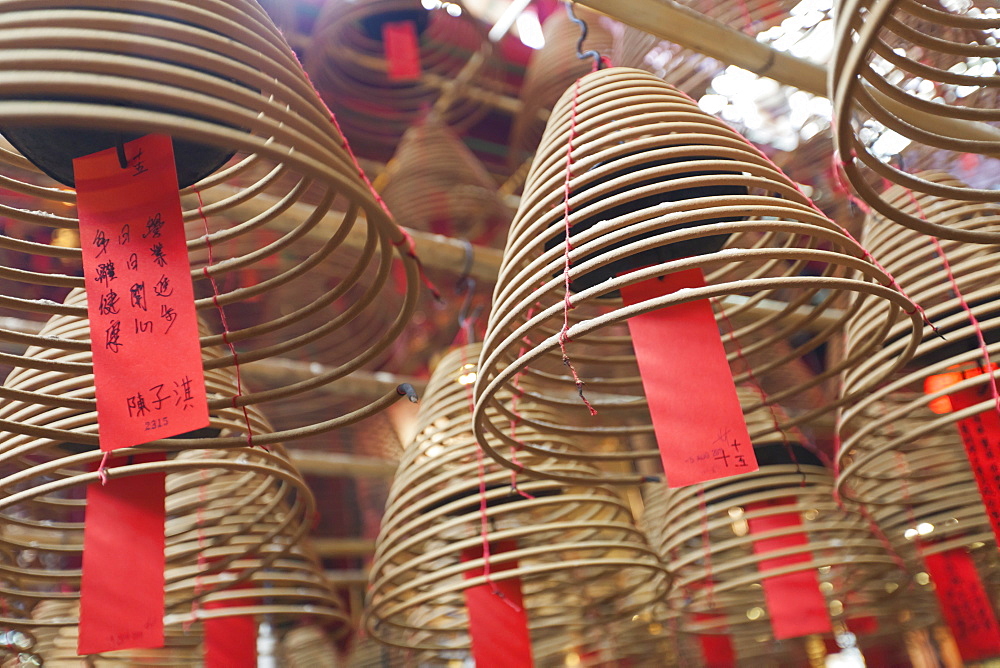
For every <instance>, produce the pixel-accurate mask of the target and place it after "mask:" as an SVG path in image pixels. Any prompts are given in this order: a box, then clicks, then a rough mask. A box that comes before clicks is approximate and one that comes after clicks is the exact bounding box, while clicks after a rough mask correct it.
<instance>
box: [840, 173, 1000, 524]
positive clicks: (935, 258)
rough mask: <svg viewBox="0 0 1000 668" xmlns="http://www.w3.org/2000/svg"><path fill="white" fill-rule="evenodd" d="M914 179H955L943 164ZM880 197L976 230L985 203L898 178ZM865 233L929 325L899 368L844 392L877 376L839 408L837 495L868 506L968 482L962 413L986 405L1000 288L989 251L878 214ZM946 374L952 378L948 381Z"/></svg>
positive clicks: (859, 331)
mask: <svg viewBox="0 0 1000 668" xmlns="http://www.w3.org/2000/svg"><path fill="white" fill-rule="evenodd" d="M920 177H921V178H922V179H924V180H926V181H928V182H934V183H942V182H943V183H947V182H952V181H953V179H952V178H951V177H949V176H948V175H946V174H943V173H941V172H922V173H921V174H920ZM886 196H887V198H888V200H889V201H890V202H892V203H893V205H894V207H895V208H898V209H899V210H900V211H903V212H904V213H907V215H909V214H916V213H918V212H922V213H921V215H925V216H926V217H927V219H928V221H929V222H930V223H931V224H934V225H947V226H948V227H950V228H952V229H966V230H975V229H979V228H980V225H981V223H982V221H983V219H984V218H986V217H989V215H990V212H991V210H992V208H993V206H992V205H989V204H979V205H968V204H961V203H958V202H956V201H955V200H951V199H943V198H939V197H936V196H933V195H926V194H919V195H917V194H914V193H912V192H910V191H908V190H907V189H906V188H904V187H902V186H894V187H893V188H890V189H889V190H888V191H886ZM864 239H865V240H866V244H867V246H868V248H869V249H870V250H871V252H872V253H873V254H874V255H875V256H876V257H878V258H880V259H881V261H882V263H883V265H884V266H885V268H886V270H887V271H889V272H891V273H892V274H893V275H894V276H895V277H896V280H897V281H898V282H899V285H900V286H901V287H902V289H904V290H905V291H906V292H907V293H908V294H909V296H910V297H911V298H912V299H913V300H914V301H915V302H916V303H918V304H921V306H922V307H923V309H924V311H925V313H926V317H927V319H928V320H929V321H930V322H931V323H933V324H934V327H935V328H936V330H937V333H935V332H934V331H932V330H931V328H930V327H929V326H925V328H924V329H925V332H924V339H923V341H922V342H921V344H920V346H919V347H918V348H917V350H916V353H915V354H914V356H913V358H912V360H911V361H910V363H909V364H908V365H907V366H906V367H904V368H903V369H901V370H898V371H896V372H892V371H891V370H890V369H888V368H887V367H885V366H884V365H883V366H876V367H873V368H872V369H870V370H869V371H868V374H867V377H865V376H856V377H853V378H852V379H851V380H849V381H848V382H846V383H845V386H844V391H845V392H847V393H850V392H851V391H852V390H853V389H854V387H856V386H860V385H870V382H869V381H870V380H875V379H877V380H878V382H879V383H880V386H879V387H878V388H877V389H875V390H874V391H872V392H870V393H868V394H867V395H864V396H861V397H860V398H859V400H858V401H857V402H855V403H854V404H853V405H851V406H850V407H848V408H847V409H846V410H845V412H844V415H843V418H842V420H841V432H842V434H843V438H844V441H843V446H842V448H841V451H840V476H839V478H838V486H839V489H840V492H841V493H842V494H844V495H845V496H847V497H849V498H855V499H858V500H859V501H862V502H864V503H866V504H879V505H880V504H904V505H907V506H911V505H913V504H921V503H924V502H934V501H936V500H941V499H943V498H944V497H946V496H948V495H950V494H951V492H949V491H947V490H948V485H949V484H951V483H953V482H957V481H958V480H962V479H965V480H967V481H970V482H971V479H970V478H969V477H968V476H969V475H971V474H970V473H969V469H968V462H967V461H966V458H965V457H964V456H959V453H960V450H961V448H962V442H961V438H960V435H959V428H958V426H959V423H960V421H961V420H963V419H965V418H968V417H970V416H973V415H976V414H978V413H982V412H983V411H989V410H992V409H993V397H992V394H991V392H990V390H989V384H990V379H991V374H989V373H987V372H986V368H987V367H986V365H985V363H984V360H983V350H982V347H981V343H980V340H979V337H980V334H981V336H982V339H983V343H985V344H986V348H987V351H988V352H989V355H990V357H991V359H992V358H993V357H995V356H997V355H998V352H1000V290H998V289H997V287H996V285H997V275H998V270H997V268H996V258H995V251H994V248H993V247H992V246H976V245H972V244H966V243H961V242H959V241H954V240H948V239H941V240H939V241H938V242H937V243H935V240H934V239H933V238H931V237H928V236H926V235H924V234H922V233H920V232H917V231H915V230H900V229H899V228H897V227H893V226H891V225H887V224H886V220H885V219H884V218H882V217H880V216H878V215H877V214H876V215H873V216H872V217H871V218H870V219H869V220H867V221H866V223H865V228H864ZM952 279H954V282H953V281H952ZM956 288H957V289H956ZM956 293H960V294H961V296H959V294H956ZM872 306H874V308H869V307H866V308H864V309H861V310H859V311H858V313H857V314H856V316H855V320H854V321H853V322H852V323H851V324H850V325H849V326H848V328H847V330H846V331H847V340H848V341H849V342H850V341H851V340H855V339H857V338H859V337H863V336H866V333H865V331H864V330H865V328H866V327H867V325H866V323H870V322H874V321H876V320H877V319H878V318H881V317H883V316H884V310H883V309H880V308H878V307H877V306H875V305H872ZM970 313H971V314H972V315H971V316H970ZM972 316H974V318H975V320H974V321H973V317H972ZM938 334H940V335H938ZM903 336H905V335H904V334H902V332H901V330H899V329H894V330H893V332H892V333H891V334H890V343H889V344H888V345H887V346H886V350H887V351H890V352H892V351H898V350H900V349H901V348H902V346H903V343H902V341H901V340H900V339H901V338H902V337H903ZM949 374H950V375H949ZM994 375H995V372H994ZM948 378H951V379H952V380H953V381H955V382H952V383H951V384H949V382H950V381H948V380H947V379H948ZM941 379H944V380H945V382H944V383H943V384H942V383H940V382H939V381H940V380H941ZM935 383H936V384H935ZM951 397H954V398H955V399H956V400H959V399H961V401H962V402H963V403H962V405H961V407H960V408H953V407H952V399H951ZM925 493H926V496H925ZM975 498H978V495H975Z"/></svg>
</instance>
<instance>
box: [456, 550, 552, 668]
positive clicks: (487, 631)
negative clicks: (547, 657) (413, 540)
mask: <svg viewBox="0 0 1000 668" xmlns="http://www.w3.org/2000/svg"><path fill="white" fill-rule="evenodd" d="M516 547H517V543H515V542H514V541H512V540H508V541H499V542H497V543H490V554H491V555H492V556H495V555H497V554H501V553H503V552H510V551H511V550H514V549H516ZM482 556H483V548H482V547H481V546H477V547H471V548H468V549H466V550H465V551H464V552H462V561H471V560H473V559H481V558H482ZM512 568H517V562H516V561H506V562H503V563H495V564H494V563H493V562H492V561H490V573H494V574H496V573H502V572H503V571H507V570H510V569H512ZM482 574H483V569H482V568H474V569H472V570H469V571H466V572H465V579H466V580H468V579H469V578H474V577H479V576H481V575H482ZM494 585H495V588H494V587H493V586H490V584H489V583H487V584H482V585H479V586H477V587H470V588H468V589H466V590H465V605H466V607H467V608H468V610H469V635H470V636H471V637H472V656H473V658H474V659H475V661H476V665H477V666H506V667H507V668H531V667H532V666H533V665H534V659H533V658H532V655H531V635H530V633H529V632H528V615H527V613H526V612H525V610H524V600H523V598H522V595H521V581H520V580H519V579H517V578H510V579H506V580H497V581H496V582H494ZM496 592H499V593H500V595H497V593H496Z"/></svg>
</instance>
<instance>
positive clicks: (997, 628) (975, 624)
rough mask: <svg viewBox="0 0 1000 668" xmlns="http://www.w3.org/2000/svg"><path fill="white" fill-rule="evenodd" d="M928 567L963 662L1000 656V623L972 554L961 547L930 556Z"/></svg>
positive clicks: (925, 559) (928, 557) (935, 591)
mask: <svg viewBox="0 0 1000 668" xmlns="http://www.w3.org/2000/svg"><path fill="white" fill-rule="evenodd" d="M924 564H925V565H926V566H927V573H928V574H929V575H930V576H931V580H932V581H933V582H934V593H935V594H936V595H937V598H938V602H939V603H940V604H941V612H942V614H943V615H944V618H945V621H946V622H948V628H950V629H951V634H952V635H953V636H954V637H955V644H957V645H958V649H959V651H960V652H961V653H962V660H963V661H969V662H971V661H983V660H984V659H990V658H993V657H996V656H1000V624H997V618H996V615H995V614H994V612H993V605H992V604H991V603H990V597H989V595H988V594H987V593H986V589H985V587H983V581H982V580H981V579H980V577H979V573H978V572H977V571H976V565H975V564H974V563H973V561H972V557H971V556H970V555H969V553H968V552H966V551H965V550H964V549H963V548H957V549H954V550H946V551H944V552H938V553H937V554H928V555H926V556H925V557H924Z"/></svg>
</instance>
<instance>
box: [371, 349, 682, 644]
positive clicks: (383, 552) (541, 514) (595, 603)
mask: <svg viewBox="0 0 1000 668" xmlns="http://www.w3.org/2000/svg"><path fill="white" fill-rule="evenodd" d="M477 348H478V346H466V347H464V348H460V349H457V350H454V351H452V352H451V353H449V354H448V355H447V356H446V357H445V358H444V359H442V361H441V362H440V363H439V365H438V367H437V369H436V370H435V372H434V375H433V376H432V378H431V381H430V385H429V386H428V389H427V393H426V395H425V398H424V401H423V403H422V404H421V412H420V417H419V419H418V435H417V436H416V437H415V438H414V440H413V442H412V443H411V444H410V446H409V447H407V449H406V450H405V451H404V456H403V460H402V462H401V463H400V467H399V472H398V474H397V476H396V479H395V481H394V483H393V486H392V489H391V491H390V496H389V501H388V503H387V506H386V514H385V519H384V521H383V524H382V530H381V533H380V535H379V538H378V541H377V546H376V554H375V560H374V562H373V565H372V570H371V576H370V577H371V583H372V584H371V589H370V592H369V596H368V602H367V605H366V612H365V628H366V629H367V631H368V633H370V634H371V635H372V636H373V637H375V638H376V639H378V640H380V641H381V642H384V643H387V644H391V645H395V646H399V647H407V648H411V649H420V650H444V649H468V647H469V627H468V620H467V612H466V608H465V605H464V604H463V592H464V591H465V590H466V589H468V588H470V587H476V586H479V585H482V584H484V583H485V582H486V580H485V579H484V576H482V575H476V573H477V572H478V570H477V569H482V568H483V561H484V560H483V558H482V554H481V553H479V555H478V556H472V557H471V558H467V559H463V553H469V552H475V551H476V550H477V549H482V547H483V542H484V538H483V535H482V532H483V530H484V529H483V522H484V517H483V515H484V514H485V522H486V525H487V527H488V529H487V532H488V533H487V536H488V538H487V540H488V541H489V543H490V544H491V545H493V546H494V548H493V550H492V552H493V553H492V554H491V555H490V557H489V563H490V567H491V569H492V571H491V572H492V575H491V576H490V577H491V579H492V580H493V581H494V582H502V581H506V580H509V579H511V578H517V579H519V581H520V586H521V592H522V595H523V600H524V610H525V612H526V615H527V623H528V627H529V629H530V631H531V633H532V638H537V635H536V634H539V633H544V632H545V631H544V630H545V629H551V628H552V627H561V626H567V625H569V627H572V626H573V624H579V620H580V611H581V610H584V611H585V614H584V615H583V616H582V618H584V619H587V620H588V621H590V622H594V621H596V620H598V619H600V620H604V622H610V621H612V620H614V619H616V618H617V619H622V618H624V617H626V616H627V617H631V616H632V615H634V614H637V613H638V612H641V611H642V610H643V609H644V608H645V607H646V606H648V605H649V604H650V603H651V602H652V600H654V599H656V598H658V597H660V596H662V594H663V590H664V587H665V584H666V582H665V578H664V573H663V572H662V571H661V570H660V569H659V567H658V565H657V563H656V560H655V555H654V554H653V553H652V551H651V550H650V549H649V547H648V546H647V545H646V542H645V539H644V538H643V537H642V535H641V534H640V533H639V531H638V530H637V529H636V528H635V526H634V524H633V522H632V518H631V512H630V511H629V509H628V507H627V506H625V505H624V503H623V501H622V500H621V499H620V498H619V497H618V496H617V495H616V494H614V493H612V492H611V491H610V490H608V489H606V488H595V487H579V486H577V487H573V486H567V485H563V484H559V483H554V482H549V481H540V480H528V479H521V480H519V481H518V482H517V488H518V489H519V490H520V491H521V492H523V495H522V494H519V493H518V492H516V491H513V490H512V489H511V488H510V484H511V477H510V473H509V472H507V471H505V470H504V469H502V468H500V467H497V466H496V465H495V464H492V463H486V462H484V463H483V465H484V466H485V472H484V475H483V478H482V485H483V486H484V487H485V492H484V496H481V494H480V478H479V473H478V471H479V466H480V464H479V459H480V458H481V457H482V454H481V453H477V448H478V446H477V445H476V442H475V439H474V438H473V436H472V431H471V424H470V405H469V400H470V395H469V383H470V382H471V377H470V374H471V373H474V370H475V363H474V360H475V356H476V355H477V354H478V350H477ZM532 412H533V410H532V408H531V407H530V406H529V407H525V414H528V415H530V414H531V413H532ZM516 435H517V436H518V437H519V438H521V439H524V440H527V439H530V438H533V437H534V436H535V435H534V434H533V433H532V431H531V430H530V429H521V428H519V429H517V430H516ZM560 441H561V442H560ZM553 447H572V446H571V444H570V443H569V442H568V441H566V440H565V439H559V438H558V437H556V438H555V439H553ZM524 457H525V459H526V460H529V461H530V460H533V459H536V457H535V456H534V455H532V454H530V453H526V454H525V455H524ZM539 459H540V461H538V462H537V463H536V464H535V465H536V466H537V467H539V468H540V469H541V470H546V469H548V468H549V467H552V468H554V469H555V470H556V474H557V475H558V474H559V473H561V472H563V471H564V470H572V469H574V468H580V467H581V466H584V465H581V464H578V463H574V462H570V463H560V462H558V461H556V460H553V459H551V458H548V459H541V458H539ZM481 504H484V505H485V510H483V508H482V507H481ZM498 545H505V546H506V548H507V549H504V550H502V551H498V550H497V547H496V546H498ZM629 576H633V577H631V578H629ZM571 618H575V619H577V621H576V622H573V621H572V619H571ZM564 620H568V621H564ZM602 623H603V622H602Z"/></svg>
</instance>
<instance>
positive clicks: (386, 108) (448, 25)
mask: <svg viewBox="0 0 1000 668" xmlns="http://www.w3.org/2000/svg"><path fill="white" fill-rule="evenodd" d="M455 4H459V3H455ZM397 21H411V22H412V23H413V24H414V26H415V30H416V32H417V38H418V46H419V55H420V71H421V74H420V77H419V78H418V79H416V80H398V79H395V80H394V79H393V78H392V77H391V76H390V75H389V63H388V61H387V59H386V55H385V49H386V46H385V44H384V43H383V38H382V26H383V25H384V24H386V23H390V22H397ZM305 65H306V69H307V70H308V71H309V74H310V76H311V77H312V80H313V81H314V82H315V84H316V88H317V90H319V92H320V94H321V95H322V96H323V99H324V100H326V103H327V104H328V105H330V108H331V109H332V110H333V112H334V113H335V114H336V115H337V120H338V121H339V122H340V125H341V127H342V128H343V129H344V134H346V135H347V138H348V139H349V140H350V141H351V145H352V146H354V147H355V148H356V150H357V151H358V152H359V154H361V155H364V156H366V157H370V158H374V159H379V160H387V159H388V158H389V157H390V156H391V155H392V152H393V149H394V148H395V147H396V143H397V142H398V141H399V138H400V137H401V136H402V135H403V133H404V132H405V131H406V129H407V128H408V127H410V126H411V125H412V124H413V123H414V122H416V121H417V120H418V119H419V118H421V117H422V116H423V115H424V114H425V113H426V110H427V109H428V108H430V107H434V108H435V109H437V110H438V111H439V112H440V113H441V117H442V120H443V121H444V122H445V123H446V124H447V125H448V126H450V127H452V128H454V129H455V130H456V131H458V132H461V131H462V130H464V129H465V128H468V127H470V126H471V125H473V124H474V123H476V122H477V121H478V120H480V119H481V118H482V117H483V116H484V115H485V114H486V112H487V111H489V107H488V106H487V105H485V104H484V103H483V102H482V101H481V100H479V99H477V98H476V97H475V96H470V95H467V94H465V91H463V90H462V87H463V86H465V85H467V84H468V83H470V82H477V85H478V82H483V81H490V80H493V79H498V78H499V77H498V70H497V69H496V68H497V64H496V63H495V62H494V55H493V45H492V43H491V42H490V41H489V40H488V39H486V31H485V29H483V28H482V27H481V26H480V25H479V24H478V23H477V22H476V20H475V19H474V18H473V17H472V16H471V15H470V14H469V13H468V12H467V11H463V12H462V13H461V15H460V16H458V17H453V16H450V15H449V13H448V12H446V11H445V10H444V9H437V10H431V11H427V10H426V9H424V8H423V7H422V6H421V3H420V2H419V0H369V1H367V2H353V0H327V2H326V3H325V4H324V5H323V7H322V9H321V10H320V15H319V17H318V18H317V19H316V26H315V28H314V29H313V35H312V38H311V46H310V48H309V50H308V52H307V53H306V58H305Z"/></svg>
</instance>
